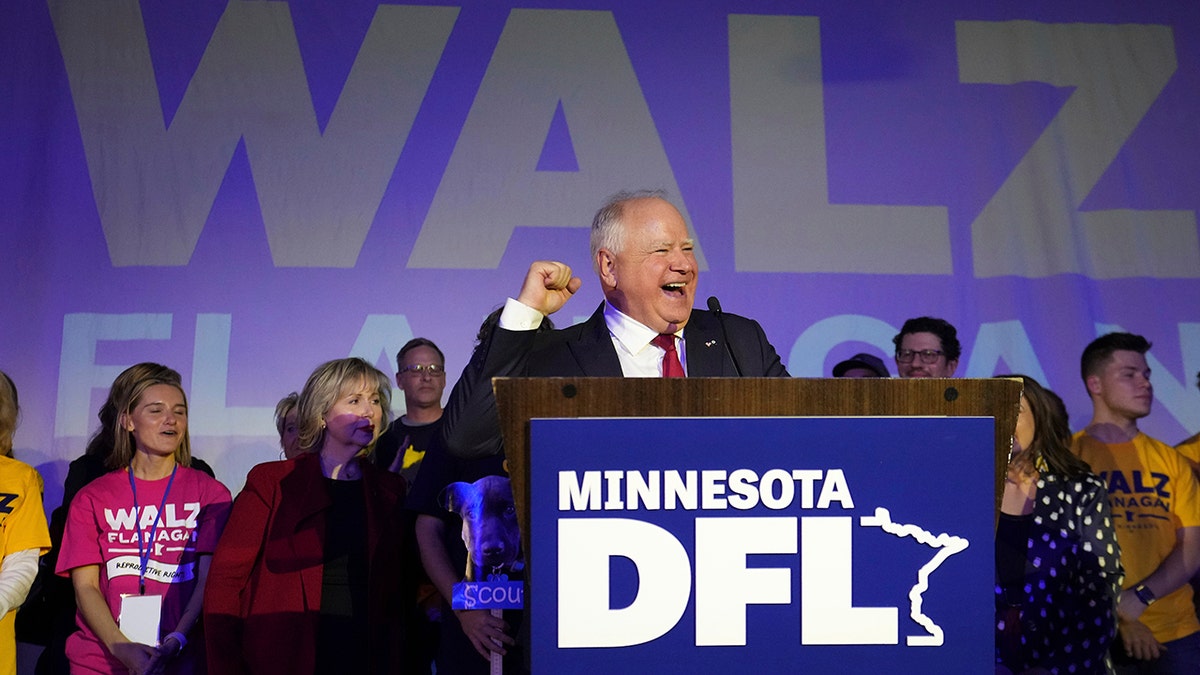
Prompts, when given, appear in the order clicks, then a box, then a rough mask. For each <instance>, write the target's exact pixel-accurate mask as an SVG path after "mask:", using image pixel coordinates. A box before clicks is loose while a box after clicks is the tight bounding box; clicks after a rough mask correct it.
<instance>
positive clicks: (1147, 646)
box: [1117, 619, 1167, 661]
mask: <svg viewBox="0 0 1200 675" xmlns="http://www.w3.org/2000/svg"><path fill="white" fill-rule="evenodd" d="M1117 632H1118V633H1120V635H1121V643H1122V644H1123V645H1125V654H1127V655H1128V656H1131V657H1133V658H1135V659H1138V660H1140V661H1148V660H1150V659H1157V658H1158V657H1159V656H1162V654H1163V652H1165V651H1167V648H1166V647H1164V646H1162V645H1161V644H1159V642H1158V640H1155V639H1154V634H1153V633H1151V632H1150V629H1149V628H1148V627H1147V626H1146V624H1144V623H1142V622H1141V621H1126V620H1124V619H1122V620H1119V621H1117Z"/></svg>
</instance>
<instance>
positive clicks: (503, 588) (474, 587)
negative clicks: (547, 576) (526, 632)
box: [450, 580, 525, 609]
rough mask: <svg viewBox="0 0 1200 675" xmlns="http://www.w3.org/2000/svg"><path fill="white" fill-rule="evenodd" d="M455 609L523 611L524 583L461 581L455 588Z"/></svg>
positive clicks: (452, 602)
mask: <svg viewBox="0 0 1200 675" xmlns="http://www.w3.org/2000/svg"><path fill="white" fill-rule="evenodd" d="M453 593H454V597H452V598H451V599H450V606H451V607H453V608H454V609H521V608H523V607H524V606H525V582H523V581H507V580H503V581H460V582H459V583H457V584H454V586H453Z"/></svg>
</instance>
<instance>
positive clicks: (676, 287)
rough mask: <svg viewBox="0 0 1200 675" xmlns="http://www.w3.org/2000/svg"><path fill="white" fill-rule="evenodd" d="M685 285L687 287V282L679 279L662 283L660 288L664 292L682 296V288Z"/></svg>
mask: <svg viewBox="0 0 1200 675" xmlns="http://www.w3.org/2000/svg"><path fill="white" fill-rule="evenodd" d="M686 287H687V284H685V283H683V282H681V281H680V282H674V283H669V284H663V285H662V290H663V292H664V293H667V294H670V295H679V296H682V295H683V289H684V288H686Z"/></svg>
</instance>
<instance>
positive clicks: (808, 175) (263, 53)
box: [0, 0, 1200, 505]
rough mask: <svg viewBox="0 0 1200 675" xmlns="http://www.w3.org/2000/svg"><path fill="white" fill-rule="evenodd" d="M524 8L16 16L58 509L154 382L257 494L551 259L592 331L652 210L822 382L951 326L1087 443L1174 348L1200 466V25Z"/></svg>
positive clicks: (1171, 422) (38, 460)
mask: <svg viewBox="0 0 1200 675" xmlns="http://www.w3.org/2000/svg"><path fill="white" fill-rule="evenodd" d="M519 4H520V8H517V9H513V8H512V6H511V5H509V4H508V3H503V2H494V1H492V0H488V1H471V2H460V3H454V4H445V5H427V6H425V5H423V6H413V5H396V4H376V3H374V2H363V1H339V2H332V1H317V0H308V1H305V2H294V3H231V4H228V5H227V4H226V3H223V2H188V3H179V2H150V1H147V2H141V3H138V2H135V1H133V0H113V1H111V2H105V3H96V2H93V1H91V0H52V1H51V2H34V1H31V0H20V1H18V2H11V3H5V4H4V5H3V7H0V64H2V65H0V78H2V79H0V91H3V92H5V95H4V97H3V101H4V103H3V105H0V128H3V132H2V133H0V143H2V146H0V221H2V223H3V228H2V230H0V251H2V252H3V256H4V258H3V261H4V264H2V265H0V287H2V288H3V289H4V290H5V292H4V293H3V300H2V301H0V327H2V328H0V368H2V369H4V370H5V371H6V372H8V373H9V374H10V375H12V377H13V378H14V380H15V381H16V383H17V385H18V387H19V389H20V392H21V402H22V404H23V405H22V407H23V423H22V426H21V428H20V430H19V432H18V435H17V444H16V451H17V454H18V456H20V457H21V458H22V459H25V460H26V461H30V462H32V463H33V464H35V465H38V466H39V468H40V469H42V471H43V474H44V476H45V478H46V483H47V503H48V504H50V505H54V504H56V503H57V502H58V498H59V497H60V496H61V492H60V491H59V490H60V489H61V488H60V486H61V481H62V477H63V474H64V473H65V466H66V461H67V460H69V459H70V458H72V457H74V456H75V455H77V454H79V453H80V452H81V451H82V449H83V447H84V444H85V442H86V439H87V437H88V436H89V435H90V433H91V432H92V431H93V430H94V424H95V410H96V408H97V407H98V406H99V404H100V402H101V401H102V399H103V396H104V394H105V392H106V389H107V385H108V384H109V383H110V382H111V380H112V378H113V377H114V376H115V375H116V374H117V373H118V372H119V371H120V370H121V369H122V368H124V367H125V366H127V365H129V364H132V363H135V362H137V361H141V360H155V361H160V362H163V363H166V364H169V365H171V366H173V367H175V368H176V369H178V370H179V371H181V372H182V373H183V375H184V379H185V385H186V387H187V389H188V393H189V396H190V404H191V410H192V414H191V430H192V435H193V446H194V448H195V453H196V454H197V456H200V457H203V458H205V459H207V460H210V461H211V462H212V463H213V465H214V466H215V467H216V468H217V472H218V476H219V477H220V478H221V479H222V480H224V481H225V482H226V483H227V484H228V485H230V487H231V488H232V489H234V490H236V489H238V488H239V487H240V485H241V484H242V481H243V478H244V475H245V472H246V471H247V470H248V468H249V467H250V466H251V465H253V464H254V463H257V462H259V461H263V460H267V459H271V458H273V457H275V456H277V452H278V450H277V446H276V443H275V438H274V429H273V426H272V423H271V409H272V407H273V405H274V403H275V401H276V400H278V399H279V398H280V397H281V396H283V395H284V394H286V393H287V392H289V391H291V390H294V389H298V388H299V387H300V386H301V385H302V384H303V381H304V378H305V377H306V375H307V374H308V373H309V372H310V371H311V369H312V368H313V367H314V366H315V365H316V364H318V363H320V362H322V361H324V360H327V359H329V358H335V357H340V356H345V355H349V354H357V355H362V356H365V357H367V358H368V359H370V360H372V361H375V362H376V363H378V364H379V365H380V367H381V368H384V369H385V370H388V371H389V372H390V371H391V370H392V369H393V368H394V364H391V365H389V362H390V356H389V355H391V354H394V352H395V350H396V348H398V347H399V346H400V345H401V344H403V343H404V342H405V341H406V340H407V339H409V338H410V337H413V336H416V335H423V336H426V337H429V338H432V339H433V340H435V341H436V342H438V343H439V344H440V345H441V346H442V347H443V349H444V351H445V352H446V355H447V358H448V367H449V368H450V371H451V373H452V374H456V373H457V372H458V371H459V369H460V368H461V367H462V365H463V363H464V362H465V360H466V357H467V355H468V354H469V351H470V348H471V341H472V339H473V336H474V334H475V329H476V327H477V326H478V324H479V322H480V321H481V320H482V318H483V317H484V316H485V315H486V314H487V313H488V312H489V311H490V310H491V309H493V308H494V307H496V306H497V305H499V304H500V303H502V302H503V300H504V298H505V297H506V295H509V294H515V293H516V291H517V289H518V288H519V285H520V281H521V278H522V277H523V275H524V272H525V269H526V268H527V266H528V263H529V262H530V261H531V260H534V259H542V258H555V259H561V260H564V261H566V262H568V263H569V264H571V265H572V266H573V267H574V268H575V269H576V270H577V272H578V273H579V274H580V275H581V276H582V277H583V278H584V281H585V284H584V287H583V289H582V290H581V291H580V292H579V294H578V297H577V298H575V299H573V300H572V301H571V303H570V304H568V305H567V307H566V308H565V309H564V311H563V312H562V314H561V315H560V316H556V317H555V319H556V321H557V322H558V323H560V324H565V323H569V322H570V321H573V320H576V319H578V318H580V317H583V316H586V315H588V314H589V313H590V312H591V311H592V309H593V308H594V307H595V305H596V303H597V302H598V301H599V299H600V293H599V290H598V284H597V283H596V281H595V280H594V278H593V277H592V275H591V271H590V268H591V264H590V261H589V260H588V258H587V231H586V227H587V225H588V223H589V221H590V218H591V214H592V213H593V212H594V210H595V209H596V207H597V206H599V204H600V203H601V202H602V201H603V200H604V199H605V197H606V196H608V195H609V194H611V193H613V192H615V191H617V190H619V189H622V188H635V187H661V188H665V189H667V190H668V191H669V193H670V195H671V198H672V200H673V201H674V202H675V203H676V204H677V205H678V206H679V207H680V208H681V210H682V211H683V212H684V213H685V215H686V217H687V218H688V220H689V223H690V224H691V226H692V227H693V229H694V231H695V234H696V236H697V239H698V242H699V247H700V252H701V254H702V260H703V263H704V271H703V273H702V275H701V277H702V281H701V288H700V298H701V301H702V299H703V298H705V297H707V296H708V295H717V296H718V297H720V299H721V302H722V304H723V306H724V308H725V310H726V311H729V312H734V313H739V314H744V315H748V316H753V317H755V318H757V319H759V320H760V321H761V322H762V324H763V325H764V327H765V328H766V330H767V333H768V335H769V336H770V337H771V339H772V341H773V343H774V344H775V347H776V348H777V349H778V351H779V352H780V354H781V356H782V357H783V358H784V361H785V363H786V364H787V366H788V368H789V369H790V371H791V372H792V373H793V374H794V375H797V376H804V377H816V376H822V375H827V374H828V373H829V372H830V369H831V368H832V366H833V364H835V363H836V362H837V361H839V360H841V359H842V358H845V357H847V356H849V355H850V354H853V353H855V352H858V351H873V352H876V353H878V354H880V355H881V356H884V357H888V356H889V355H890V353H891V349H890V347H891V345H890V338H891V336H892V335H893V334H894V333H895V331H896V329H897V328H898V327H899V326H900V324H901V323H902V322H903V321H904V319H906V318H908V317H912V316H919V315H925V314H928V315H934V316H941V317H944V318H946V319H948V320H950V321H951V322H953V323H954V324H956V325H957V326H958V328H959V331H960V334H961V337H962V339H963V343H964V354H963V358H962V360H961V362H960V365H959V370H958V374H959V375H965V376H981V377H983V376H989V375H992V374H994V373H997V372H1001V371H1020V372H1025V373H1028V374H1030V375H1033V376H1035V377H1037V378H1039V379H1041V380H1042V381H1043V382H1045V383H1046V384H1048V385H1049V386H1050V387H1052V388H1054V389H1056V390H1057V391H1058V392H1059V393H1061V394H1062V395H1063V396H1064V398H1065V399H1066V401H1067V403H1068V405H1069V407H1070V410H1071V412H1072V416H1073V420H1072V421H1073V426H1074V427H1079V426H1080V425H1082V424H1083V423H1085V422H1086V420H1087V417H1088V415H1089V414H1090V407H1089V405H1088V403H1087V400H1086V396H1085V394H1084V391H1083V388H1082V386H1081V383H1080V381H1079V377H1078V366H1077V364H1078V355H1079V352H1080V350H1081V349H1082V347H1083V346H1084V345H1085V344H1086V343H1087V342H1088V341H1089V340H1090V339H1092V338H1093V337H1095V336H1096V335H1097V334H1099V333H1101V332H1105V331H1107V330H1110V329H1112V328H1114V327H1119V328H1122V329H1126V330H1130V331H1134V332H1139V333H1143V334H1145V335H1147V336H1148V337H1149V338H1150V339H1151V340H1153V341H1154V343H1155V347H1154V350H1153V351H1152V352H1151V359H1150V362H1151V366H1152V367H1153V369H1154V382H1155V386H1156V394H1157V400H1156V404H1155V410H1154V413H1153V414H1152V415H1151V416H1150V417H1149V418H1148V419H1147V420H1145V421H1144V424H1143V428H1144V429H1145V430H1146V431H1147V432H1149V433H1151V434H1153V435H1156V436H1159V437H1161V438H1162V439H1163V440H1165V441H1168V442H1171V443H1174V442H1176V441H1178V440H1180V439H1181V438H1183V437H1184V436H1187V435H1189V434H1190V433H1192V432H1194V431H1196V430H1197V429H1198V428H1200V392H1198V391H1197V389H1196V386H1195V384H1196V383H1195V378H1196V372H1197V371H1198V370H1200V300H1198V298H1200V243H1198V241H1200V236H1198V233H1197V225H1196V211H1197V209H1198V208H1200V192H1198V191H1197V190H1196V186H1197V185H1198V184H1200V125H1197V123H1196V120H1197V119H1200V103H1198V101H1200V40H1198V38H1200V5H1197V4H1196V3H1195V2H1183V1H1179V2H1160V3H1152V4H1151V5H1145V4H1144V3H1130V2H1109V1H1105V2H1093V1H1088V2H1082V1H1079V2H1076V1H1064V2H1057V3H1053V4H1046V3H1036V2H1005V3H979V2H951V1H949V0H940V1H939V0H919V1H917V2H910V3H905V4H904V5H903V6H900V5H897V4H896V3H893V2H870V1H863V2H852V3H847V2H818V1H814V2H767V1H761V0H760V1H752V0H744V1H740V2H739V1H733V0H730V1H727V2H706V3H695V2H684V1H678V2H643V1H633V0H630V1H626V2H607V3H582V2H525V3H519ZM576 7H579V9H576ZM885 360H886V361H887V362H888V364H889V367H891V368H892V369H893V371H894V364H892V363H891V360H890V358H885ZM453 380H454V377H453V376H452V377H450V378H449V381H450V383H451V384H452V383H453Z"/></svg>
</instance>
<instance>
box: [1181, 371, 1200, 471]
mask: <svg viewBox="0 0 1200 675" xmlns="http://www.w3.org/2000/svg"><path fill="white" fill-rule="evenodd" d="M1196 387H1197V388H1200V373H1196ZM1175 449H1176V450H1178V451H1179V452H1180V453H1182V454H1183V456H1184V457H1187V459H1188V461H1189V462H1191V463H1192V471H1195V472H1196V476H1197V477H1198V478H1200V433H1198V434H1196V435H1194V436H1192V437H1191V438H1187V439H1184V440H1182V441H1180V442H1179V444H1178V445H1176V446H1175Z"/></svg>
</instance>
